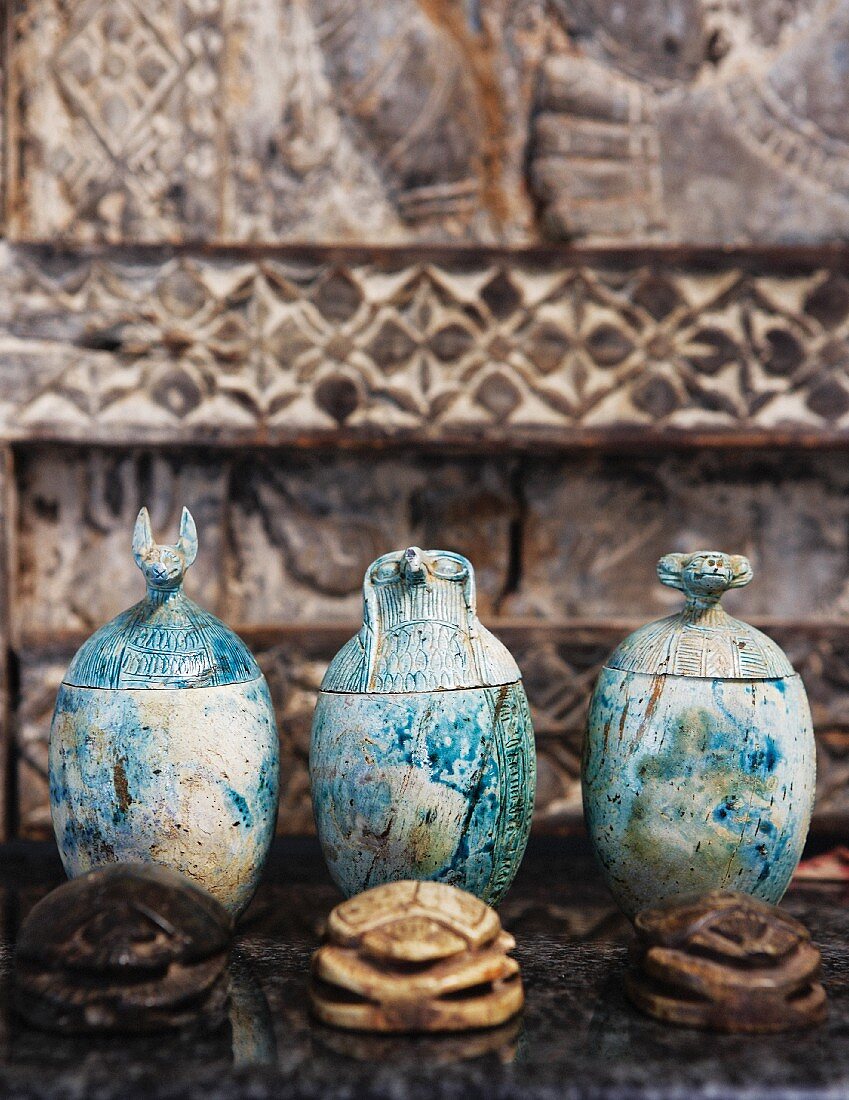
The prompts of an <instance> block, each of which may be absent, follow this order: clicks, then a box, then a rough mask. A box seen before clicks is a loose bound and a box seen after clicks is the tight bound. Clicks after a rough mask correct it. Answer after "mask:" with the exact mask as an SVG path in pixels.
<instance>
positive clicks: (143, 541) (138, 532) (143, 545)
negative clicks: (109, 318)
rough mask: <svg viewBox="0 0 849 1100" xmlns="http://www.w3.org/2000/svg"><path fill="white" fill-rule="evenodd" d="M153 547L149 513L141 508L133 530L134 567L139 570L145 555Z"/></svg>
mask: <svg viewBox="0 0 849 1100" xmlns="http://www.w3.org/2000/svg"><path fill="white" fill-rule="evenodd" d="M153 546H154V541H153V531H152V530H151V526H150V513H149V512H148V510H147V508H142V510H141V511H140V512H139V516H138V519H137V520H136V526H135V529H134V530H133V557H134V558H135V559H136V565H137V566H138V567H139V568H141V565H142V560H143V558H144V556H145V554H147V552H148V551H149V550H151V549H152V548H153Z"/></svg>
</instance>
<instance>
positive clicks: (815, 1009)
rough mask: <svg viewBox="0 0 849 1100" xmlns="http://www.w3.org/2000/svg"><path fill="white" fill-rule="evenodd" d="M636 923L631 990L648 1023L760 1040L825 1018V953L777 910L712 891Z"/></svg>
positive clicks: (640, 915) (648, 914)
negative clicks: (822, 980) (763, 1034)
mask: <svg viewBox="0 0 849 1100" xmlns="http://www.w3.org/2000/svg"><path fill="white" fill-rule="evenodd" d="M634 923H635V926H636V930H637V936H638V937H639V942H638V944H637V947H636V949H635V951H634V959H633V966H632V968H631V970H630V972H629V974H628V977H627V979H626V989H627V991H628V996H629V997H630V998H631V1000H632V1001H633V1002H634V1004H635V1005H636V1006H637V1007H638V1008H640V1009H642V1010H643V1011H644V1012H647V1013H648V1014H649V1015H651V1016H656V1017H657V1018H658V1019H660V1020H664V1021H667V1022H668V1023H673V1024H683V1025H685V1026H689V1027H701V1028H707V1029H709V1030H713V1031H731V1032H755V1033H757V1032H774V1031H787V1030H791V1029H794V1028H803V1027H811V1026H812V1025H813V1024H818V1023H821V1022H822V1021H823V1020H824V1019H825V1015H826V996H825V990H824V989H823V987H822V984H821V983H820V980H819V975H820V961H821V960H820V953H819V950H818V949H817V948H816V947H815V946H814V945H813V944H812V943H811V938H810V935H809V933H808V930H807V929H806V928H805V927H804V925H802V924H800V923H799V922H798V921H796V920H793V918H792V917H790V916H788V915H787V914H786V913H783V912H782V911H781V910H780V909H776V908H775V907H774V906H772V905H766V904H765V903H764V902H762V901H758V900H757V899H755V898H752V897H750V896H749V895H747V894H740V893H736V892H733V891H721V890H714V891H711V892H710V893H707V894H705V895H703V896H701V897H691V898H680V899H677V900H676V901H673V902H668V903H667V904H666V905H665V906H661V907H657V908H653V909H647V910H643V911H642V912H640V913H638V914H637V917H636V920H635V922H634Z"/></svg>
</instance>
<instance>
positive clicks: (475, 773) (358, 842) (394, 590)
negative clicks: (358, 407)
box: [310, 546, 536, 904]
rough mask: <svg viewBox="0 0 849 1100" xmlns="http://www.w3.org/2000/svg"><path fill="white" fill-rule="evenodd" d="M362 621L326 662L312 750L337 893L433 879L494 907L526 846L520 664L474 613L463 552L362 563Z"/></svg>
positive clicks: (527, 730) (319, 814) (412, 552)
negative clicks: (360, 626)
mask: <svg viewBox="0 0 849 1100" xmlns="http://www.w3.org/2000/svg"><path fill="white" fill-rule="evenodd" d="M363 605H364V608H363V627H362V630H361V631H360V633H359V634H358V635H356V637H354V638H352V639H351V641H350V642H348V643H347V645H345V646H343V648H342V649H341V650H340V651H339V653H338V654H337V655H336V657H335V658H334V660H333V661H332V662H331V664H330V668H329V669H328V671H327V674H326V676H325V677H324V681H323V683H322V691H321V693H320V694H319V698H318V703H317V706H316V711H315V717H314V719H313V727H312V742H311V746H310V780H311V784H312V798H313V809H314V812H315V819H316V825H317V828H318V835H319V837H320V839H321V843H322V847H323V849H324V854H325V858H326V860H327V864H328V867H329V869H330V873H331V875H332V876H333V879H334V881H335V882H336V884H337V885H338V886H339V888H340V889H341V890H342V891H343V892H344V893H346V894H348V895H351V894H355V893H357V892H358V891H360V890H365V889H368V888H369V887H371V886H377V885H379V884H381V883H384V882H392V881H395V880H397V879H406V878H416V879H434V880H436V881H438V882H447V883H450V884H451V885H453V886H459V887H461V888H462V889H465V890H469V891H470V892H472V893H474V894H477V895H478V896H479V897H481V898H483V900H484V901H487V902H490V903H492V904H497V903H498V902H499V901H500V899H501V898H502V897H503V896H504V893H505V892H506V891H507V889H508V888H509V886H510V883H511V882H512V881H513V878H514V876H515V874H516V871H517V870H518V867H519V863H520V862H521V859H522V855H523V853H524V850H525V845H526V844H527V839H528V833H529V831H530V825H531V814H532V811H533V804H534V793H535V790H536V758H535V754H534V739H533V729H532V726H531V716H530V710H529V707H528V700H527V697H526V695H525V689H524V687H523V686H522V683H521V680H520V678H519V670H518V668H517V666H516V663H515V661H514V660H513V658H512V657H511V656H510V654H509V653H508V652H507V650H506V649H505V648H504V646H503V645H502V644H501V643H500V642H499V641H498V640H497V639H496V638H494V637H493V635H492V634H490V633H489V632H488V631H487V630H485V629H484V628H483V627H482V626H481V624H480V623H479V622H478V619H477V614H476V605H475V574H474V570H473V569H472V566H471V563H470V562H469V561H468V560H467V559H466V558H464V557H463V556H462V555H460V554H455V553H451V552H448V551H443V550H428V551H424V550H420V549H419V548H418V547H416V546H412V547H409V548H408V549H407V550H404V551H393V552H392V553H389V554H384V555H383V556H382V557H380V558H378V559H377V560H376V561H374V562H372V564H371V565H370V566H369V568H368V569H367V570H366V576H365V581H364V584H363Z"/></svg>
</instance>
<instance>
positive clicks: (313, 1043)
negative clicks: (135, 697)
mask: <svg viewBox="0 0 849 1100" xmlns="http://www.w3.org/2000/svg"><path fill="white" fill-rule="evenodd" d="M61 880H62V873H61V870H60V868H59V864H58V860H57V859H56V857H55V855H54V853H53V852H52V850H51V849H50V848H48V847H47V846H25V845H15V846H11V847H8V848H5V849H3V848H0V891H2V903H3V908H2V916H3V933H4V941H5V946H4V949H3V955H2V963H3V969H2V982H3V985H2V999H3V1011H2V1016H0V1020H2V1031H0V1096H8V1097H46V1096H51V1097H52V1096H55V1097H68V1098H69V1100H70V1098H74V1100H97V1098H100V1097H104V1098H105V1097H115V1098H122V1100H123V1098H128V1097H135V1096H139V1097H149V1098H156V1097H168V1098H171V1097H173V1098H175V1100H176V1098H178V1097H179V1098H190V1097H202V1098H204V1100H216V1098H222V1100H224V1098H230V1097H233V1098H235V1097H245V1098H249V1100H260V1098H263V1097H322V1098H328V1100H337V1098H338V1100H366V1098H368V1097H381V1098H384V1097H385V1098H387V1100H406V1098H407V1097H411V1098H412V1097H452V1098H454V1097H456V1098H458V1100H473V1098H475V1097H486V1098H496V1100H497V1098H501V1097H504V1098H506V1097H528V1098H530V1097H622V1098H625V1097H646V1098H649V1097H652V1098H654V1097H658V1098H659V1097H664V1098H666V1097H669V1098H673V1097H674V1098H678V1097H681V1098H688V1100H691V1098H698V1097H705V1098H711V1100H714V1098H720V1097H726V1096H740V1097H747V1098H748V1097H752V1098H754V1097H770V1098H771V1100H777V1098H781V1097H814V1096H816V1097H829V1098H830V1097H847V1098H849V965H847V952H846V945H847V943H849V889H847V888H844V887H840V886H805V887H801V886H799V887H795V888H794V889H793V890H791V892H790V893H789V894H788V897H787V899H786V901H785V903H784V904H785V905H786V907H787V908H788V909H789V910H790V912H792V913H793V914H794V915H795V916H797V917H799V918H800V919H802V920H803V921H805V923H806V924H807V925H808V926H809V927H810V929H811V931H812V932H813V935H814V938H815V939H816V941H817V942H818V943H819V944H820V946H821V947H822V949H823V960H824V981H825V983H826V986H827V989H828V993H829V998H830V1015H829V1020H828V1023H827V1024H825V1025H824V1026H823V1027H820V1028H818V1029H815V1030H813V1031H810V1032H806V1033H797V1034H791V1035H782V1036H776V1037H763V1038H750V1037H749V1038H738V1037H728V1036H715V1035H708V1034H704V1033H701V1032H697V1031H690V1030H686V1029H677V1028H673V1027H671V1026H664V1025H662V1024H659V1023H655V1022H653V1021H652V1020H649V1019H646V1018H644V1017H642V1016H640V1015H638V1014H637V1012H636V1011H635V1010H633V1009H632V1008H631V1007H630V1006H629V1004H628V1003H627V1001H626V1000H625V997H624V994H623V991H622V974H623V970H624V967H625V956H626V951H627V943H628V939H629V932H628V926H627V923H626V922H625V920H624V919H623V918H622V917H620V916H619V915H618V913H617V912H616V910H615V909H614V907H613V905H612V904H611V902H610V900H609V898H608V896H607V894H606V892H605V890H604V888H603V886H602V885H601V883H600V881H599V879H598V876H597V874H596V871H595V868H594V866H593V863H592V860H591V859H590V857H589V855H588V853H587V850H586V848H585V846H584V845H583V844H582V842H580V841H575V840H558V839H553V838H545V839H539V840H535V841H533V842H532V844H531V847H530V850H529V852H528V855H527V857H526V860H525V863H524V864H523V866H522V870H521V872H520V874H519V878H518V879H517V881H516V884H515V885H514V887H513V889H512V891H511V892H510V894H509V895H508V897H507V899H506V901H505V903H504V905H503V906H502V908H501V915H502V919H503V921H504V924H505V925H506V926H507V928H509V929H510V931H512V932H513V933H514V934H515V936H516V939H517V941H518V948H517V951H516V954H517V957H518V958H519V960H520V962H521V964H522V969H523V972H524V977H525V984H526V991H527V1005H526V1008H525V1011H524V1014H523V1016H522V1017H521V1018H520V1019H518V1020H517V1021H515V1022H514V1023H512V1024H509V1025H506V1026H504V1027H503V1028H500V1029H498V1030H496V1031H492V1032H478V1033H473V1034H467V1035H464V1036H454V1037H439V1038H436V1037H433V1038H420V1039H410V1038H400V1039H398V1038H387V1037H375V1036H368V1035H355V1034H351V1033H344V1032H338V1031H333V1030H331V1029H329V1028H326V1027H322V1026H320V1025H318V1024H315V1023H313V1022H311V1020H310V1018H309V1015H308V1012H307V1000H306V990H305V982H306V975H307V967H308V962H309V958H310V954H311V952H312V951H313V950H314V949H315V947H316V946H317V944H318V941H319V937H320V933H321V927H322V922H323V920H324V918H325V916H326V914H327V912H328V911H329V909H330V908H331V907H332V906H333V905H334V904H335V902H336V901H338V900H339V896H338V894H337V893H336V891H335V889H334V887H333V886H332V885H331V884H330V882H329V880H328V879H327V877H326V874H325V872H324V867H323V864H322V862H321V857H320V854H319V851H318V848H317V846H316V845H315V844H314V843H313V842H311V841H281V842H278V844H277V845H276V847H275V849H274V851H273V854H272V859H271V861H270V864H269V867H268V871H267V875H266V879H265V882H264V883H263V886H262V888H261V891H260V893H259V895H258V896H257V898H256V900H255V902H254V904H253V905H252V907H251V909H250V910H249V911H248V913H247V915H246V917H245V919H244V921H243V923H242V926H241V930H240V934H239V937H238V943H237V949H236V952H235V956H234V960H233V964H232V974H233V1004H232V1008H231V1013H230V1023H229V1025H228V1026H226V1027H224V1028H222V1029H220V1030H219V1031H218V1032H217V1033H216V1034H213V1035H206V1036H203V1035H200V1036H198V1035H195V1036H191V1035H177V1034H175V1035H164V1036H156V1037H148V1038H144V1039H140V1038H136V1039H110V1040H109V1041H104V1040H100V1041H96V1042H95V1041H80V1040H78V1039H75V1040H71V1039H65V1038H62V1037H59V1036H55V1035H49V1034H43V1033H40V1032H38V1031H36V1030H33V1029H32V1028H29V1027H28V1026H27V1025H25V1024H23V1023H21V1022H20V1021H18V1020H17V1019H16V1018H15V1017H14V1016H13V1014H12V1013H11V1012H10V1010H9V1007H8V999H9V998H8V994H9V989H8V981H9V974H10V970H11V959H12V952H13V950H14V937H15V931H16V929H17V928H18V927H19V925H20V921H21V920H22V919H23V917H24V916H25V915H26V913H27V911H28V910H29V908H30V907H31V906H32V905H33V903H34V902H35V901H36V900H38V898H39V897H41V896H42V895H43V894H44V893H45V892H46V891H47V890H48V889H49V888H50V887H51V886H53V885H55V884H57V883H58V882H59V881H61Z"/></svg>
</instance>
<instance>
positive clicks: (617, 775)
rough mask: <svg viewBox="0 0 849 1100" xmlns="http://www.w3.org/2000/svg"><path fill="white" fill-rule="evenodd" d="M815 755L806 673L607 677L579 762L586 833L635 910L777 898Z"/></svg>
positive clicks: (790, 862) (794, 849)
mask: <svg viewBox="0 0 849 1100" xmlns="http://www.w3.org/2000/svg"><path fill="white" fill-rule="evenodd" d="M814 784H815V753H814V743H813V732H812V727H811V719H810V712H809V710H808V706H807V701H806V698H805V694H804V689H803V688H802V685H801V681H799V679H798V677H791V678H790V679H788V680H787V681H785V682H783V683H782V684H781V690H779V689H778V686H777V683H776V682H774V681H770V680H758V681H753V682H751V683H744V682H740V681H734V680H708V679H702V678H696V677H693V678H687V677H679V676H649V675H645V674H640V673H633V672H626V671H623V670H619V669H611V668H605V669H603V670H602V673H601V676H600V678H599V683H598V687H597V689H596V691H595V693H594V696H593V700H592V704H591V708H590V714H589V718H588V732H587V739H586V743H585V749H584V759H583V797H584V809H585V814H586V819H587V826H588V829H589V831H590V835H591V837H592V839H593V843H594V846H595V848H596V851H597V854H598V856H599V859H600V861H601V863H602V866H603V868H604V872H605V876H606V878H607V881H608V884H609V886H610V888H611V890H612V891H613V893H614V895H615V897H616V899H617V901H618V902H619V904H620V905H621V906H622V908H623V909H624V910H625V911H626V912H627V913H629V914H633V913H634V912H636V911H637V910H639V909H640V908H642V907H644V906H645V905H648V904H652V903H655V902H657V901H659V900H661V899H662V898H664V897H668V896H672V895H674V894H679V893H688V892H698V891H703V890H707V889H711V888H715V887H718V888H722V887H726V888H731V889H739V890H744V891H748V892H750V893H753V894H755V895H756V896H758V897H762V898H763V899H764V900H766V901H770V902H777V901H778V900H780V898H781V896H782V894H783V893H784V891H785V889H786V887H787V884H788V882H789V880H790V877H791V875H792V873H793V871H794V869H795V867H796V864H797V862H798V860H799V857H800V855H801V851H802V846H803V845H804V841H805V837H806V834H807V829H808V823H809V821H810V814H811V809H812V804H813V795H814Z"/></svg>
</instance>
